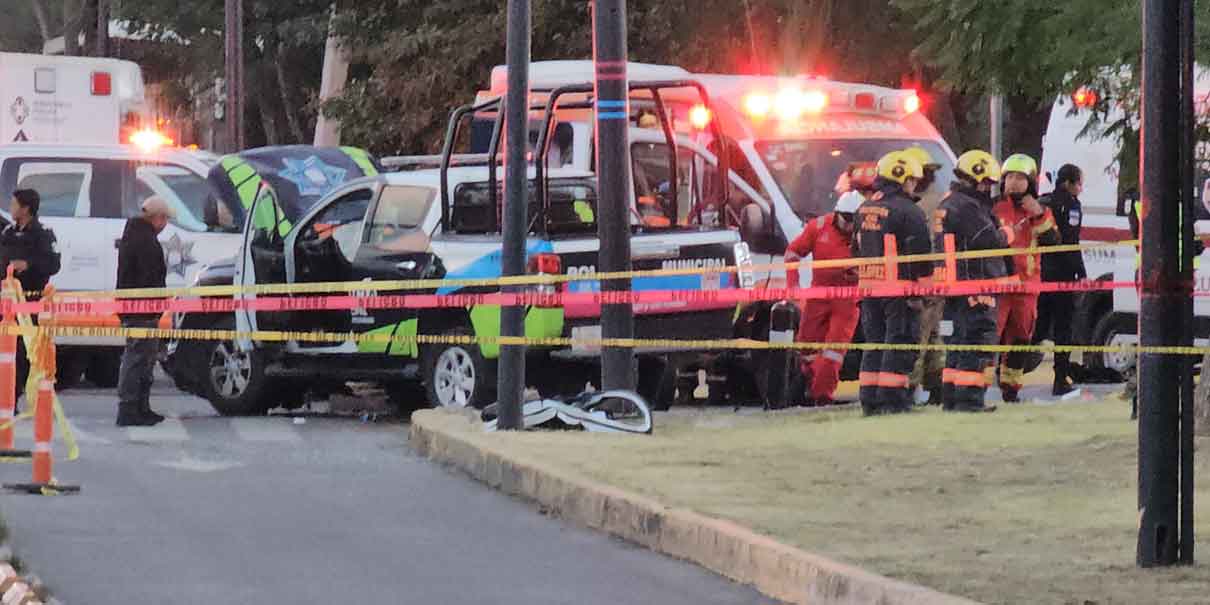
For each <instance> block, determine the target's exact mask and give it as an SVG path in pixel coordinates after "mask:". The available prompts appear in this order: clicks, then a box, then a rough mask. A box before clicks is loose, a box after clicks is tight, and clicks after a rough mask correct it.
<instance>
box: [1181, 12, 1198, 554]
mask: <svg viewBox="0 0 1210 605" xmlns="http://www.w3.org/2000/svg"><path fill="white" fill-rule="evenodd" d="M1196 36H1197V33H1196V31H1195V30H1194V14H1193V0H1181V19H1180V47H1181V51H1180V52H1181V121H1180V129H1181V165H1180V169H1181V197H1180V200H1181V214H1180V216H1181V258H1180V280H1181V315H1180V325H1181V332H1180V334H1181V341H1180V344H1181V346H1186V347H1188V346H1193V327H1194V323H1193V322H1194V319H1193V279H1194V271H1193V258H1194V257H1193V235H1194V233H1193V222H1194V220H1195V219H1196V217H1197V214H1196V213H1197V207H1196V205H1195V204H1194V186H1195V183H1196V180H1195V177H1196V172H1195V168H1194V166H1195V163H1194V153H1193V152H1194V148H1195V147H1194V146H1195V144H1196V143H1195V141H1194V138H1195V137H1194V129H1195V128H1196V127H1197V123H1196V122H1195V121H1194V120H1195V114H1194V112H1193V89H1194V85H1195V80H1194V62H1195V60H1196V57H1195V53H1194V50H1193V49H1194V42H1195V38H1196ZM1193 361H1194V359H1193V357H1191V356H1188V355H1186V356H1184V357H1182V358H1181V364H1180V365H1181V420H1180V423H1181V442H1180V451H1181V454H1180V455H1181V461H1180V477H1181V487H1180V490H1181V491H1180V506H1181V509H1180V536H1181V537H1180V546H1179V549H1180V554H1179V557H1180V562H1181V563H1184V564H1192V563H1193V545H1194V537H1193V535H1194V532H1193V487H1194V486H1193V452H1194V447H1195V444H1194V435H1193V428H1194V419H1193V405H1194V403H1193Z"/></svg>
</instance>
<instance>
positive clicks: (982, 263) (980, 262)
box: [933, 150, 1012, 412]
mask: <svg viewBox="0 0 1210 605" xmlns="http://www.w3.org/2000/svg"><path fill="white" fill-rule="evenodd" d="M954 175H955V176H956V177H957V180H956V181H955V182H954V183H953V184H951V185H950V192H949V194H948V195H947V196H946V197H945V199H944V200H942V201H941V205H940V206H939V207H938V208H937V211H936V213H935V215H934V217H933V233H934V235H935V237H936V241H935V243H934V245H936V246H937V248H938V249H944V246H945V239H946V236H947V235H952V236H953V238H954V249H955V251H956V252H966V251H970V250H996V249H1002V248H1007V247H1008V244H1009V237H1010V235H1011V233H1012V232H1011V230H1010V229H1009V228H1007V227H1005V226H1004V225H1002V224H1001V222H1000V220H999V219H997V218H996V215H995V214H993V212H992V206H993V205H994V203H995V202H994V200H993V199H992V197H991V191H992V186H993V185H995V184H996V183H997V182H999V180H1000V163H999V162H997V161H996V159H995V158H994V157H992V155H991V154H990V153H987V152H986V151H980V150H972V151H968V152H966V153H964V154H962V156H961V157H959V158H958V166H957V167H956V168H955V169H954ZM1011 263H1012V257H990V258H974V259H965V260H958V261H957V263H956V265H955V269H956V270H957V273H958V274H957V275H956V276H948V275H947V276H944V277H945V278H946V279H953V280H959V281H961V280H976V281H983V280H996V279H999V278H1002V277H1004V276H1006V275H1008V274H1009V267H1010V266H1011ZM939 268H940V269H941V270H942V271H943V270H944V263H939ZM949 305H950V310H951V312H952V318H953V325H954V330H953V334H952V335H951V336H950V341H949V342H950V344H963V345H994V344H996V340H997V337H998V334H997V330H996V297H995V296H994V295H984V296H955V297H952V298H950V300H949ZM994 363H995V354H993V353H989V352H985V351H951V352H950V353H949V354H948V355H946V358H945V372H944V373H943V375H942V382H943V386H942V401H941V403H942V407H943V408H944V409H945V410H947V411H958V412H984V411H994V410H995V409H996V408H995V407H994V406H988V405H985V404H984V401H983V398H984V395H985V394H986V393H987V382H988V377H987V370H988V369H989V368H991V367H992V365H994Z"/></svg>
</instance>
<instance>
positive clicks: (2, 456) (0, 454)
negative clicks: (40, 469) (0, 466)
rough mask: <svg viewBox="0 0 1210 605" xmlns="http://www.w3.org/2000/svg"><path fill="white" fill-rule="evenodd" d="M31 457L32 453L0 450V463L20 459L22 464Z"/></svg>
mask: <svg viewBox="0 0 1210 605" xmlns="http://www.w3.org/2000/svg"><path fill="white" fill-rule="evenodd" d="M33 457H34V454H33V452H31V451H29V450H0V462H11V461H10V460H6V458H20V459H22V460H21V461H22V462H24V461H25V460H28V459H30V458H33Z"/></svg>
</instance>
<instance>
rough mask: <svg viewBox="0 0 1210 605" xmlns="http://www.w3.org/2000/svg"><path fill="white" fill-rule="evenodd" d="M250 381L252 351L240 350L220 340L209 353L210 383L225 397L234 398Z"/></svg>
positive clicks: (242, 391)
mask: <svg viewBox="0 0 1210 605" xmlns="http://www.w3.org/2000/svg"><path fill="white" fill-rule="evenodd" d="M251 381H252V353H251V352H248V351H240V350H239V349H238V348H236V347H235V345H234V343H228V342H220V343H219V344H217V345H215V347H214V352H213V353H211V355H210V385H211V386H212V387H214V392H215V393H217V394H219V395H221V396H222V397H223V398H225V399H234V398H237V397H239V396H241V395H243V394H244V391H246V390H248V383H250V382H251Z"/></svg>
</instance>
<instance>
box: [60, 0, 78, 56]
mask: <svg viewBox="0 0 1210 605" xmlns="http://www.w3.org/2000/svg"><path fill="white" fill-rule="evenodd" d="M81 9H82V5H81V3H80V0H63V53H64V54H66V55H68V56H72V57H75V56H79V55H80V13H81V12H83V11H82V10H81Z"/></svg>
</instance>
